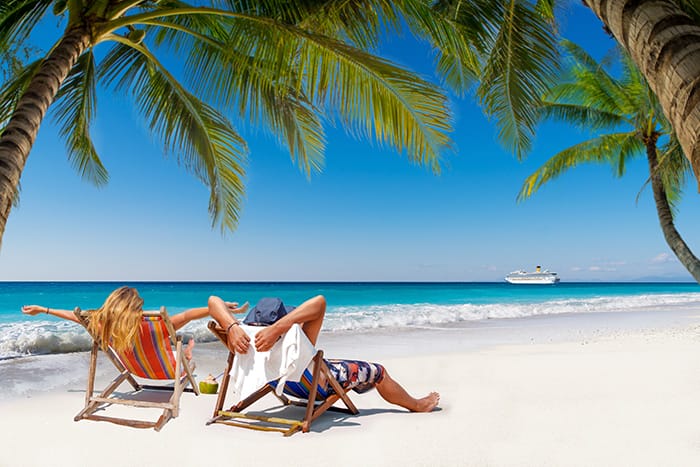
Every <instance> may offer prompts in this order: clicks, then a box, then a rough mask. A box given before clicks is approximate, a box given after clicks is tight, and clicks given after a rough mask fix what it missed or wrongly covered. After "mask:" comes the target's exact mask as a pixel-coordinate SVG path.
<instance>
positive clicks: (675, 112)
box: [584, 0, 700, 190]
mask: <svg viewBox="0 0 700 467" xmlns="http://www.w3.org/2000/svg"><path fill="white" fill-rule="evenodd" d="M584 3H586V5H588V6H589V7H590V8H591V9H592V10H593V11H594V12H595V14H596V15H597V16H598V17H599V18H600V20H601V21H602V22H603V23H604V24H605V26H606V27H607V28H608V29H609V30H610V32H612V34H613V35H614V36H615V38H616V39H617V41H618V42H619V43H620V44H622V46H623V47H624V48H625V49H627V51H628V52H629V53H630V55H631V56H632V59H633V60H634V62H635V63H636V64H637V66H638V67H639V69H640V70H641V71H642V73H643V74H644V76H645V77H646V79H647V81H648V82H649V85H650V86H651V88H652V90H653V91H654V93H655V94H656V95H657V96H658V98H659V102H660V103H661V106H662V107H663V109H664V114H665V115H666V117H667V118H668V120H669V121H670V122H671V124H672V125H673V128H674V130H675V131H676V135H677V136H678V140H679V141H680V143H681V146H682V147H683V152H684V153H685V155H686V157H687V158H688V159H689V160H690V162H691V164H692V166H693V172H695V178H696V179H697V180H698V188H699V190H700V25H698V24H697V23H696V22H695V21H693V20H692V19H691V18H690V17H688V15H686V14H685V13H683V11H681V9H680V8H679V7H678V5H677V2H674V1H672V0H584Z"/></svg>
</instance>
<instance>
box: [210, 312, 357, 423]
mask: <svg viewBox="0 0 700 467" xmlns="http://www.w3.org/2000/svg"><path fill="white" fill-rule="evenodd" d="M208 327H209V330H210V331H211V332H212V333H213V334H214V335H215V336H216V337H217V338H218V339H219V340H220V341H221V342H222V343H223V344H224V345H225V346H226V344H227V336H226V331H225V330H224V329H223V328H221V327H220V326H219V325H218V324H217V323H216V322H214V321H211V322H209V324H208ZM227 348H228V346H227ZM234 357H235V354H234V352H231V351H230V350H229V353H228V359H227V363H226V368H225V370H224V376H223V380H222V382H221V386H220V388H219V396H218V398H217V401H216V407H215V408H214V414H213V417H212V418H211V419H209V420H208V421H207V423H206V424H207V425H211V424H212V423H222V424H225V425H230V426H237V427H241V428H249V429H253V430H263V431H278V432H281V433H282V434H283V435H284V436H290V435H292V434H294V433H296V432H298V431H302V432H304V433H306V432H308V431H309V430H310V429H311V424H312V422H313V421H314V420H316V419H317V418H318V417H320V416H321V415H322V414H323V413H324V412H326V411H327V410H331V411H336V412H341V413H345V414H350V415H357V414H358V413H359V410H357V407H355V404H353V403H352V401H351V400H350V398H349V397H348V394H347V393H348V391H349V390H350V389H352V386H350V387H346V388H343V387H342V386H341V385H340V383H339V382H338V380H337V379H336V378H335V377H334V376H333V374H332V373H331V372H330V370H329V369H328V366H327V364H326V362H325V360H324V359H323V351H322V350H316V352H315V354H314V357H313V359H312V363H313V365H310V366H311V367H312V368H313V370H309V369H308V368H307V369H306V370H305V371H304V374H303V376H302V377H301V379H300V381H299V382H292V381H287V382H286V383H285V384H284V392H283V393H282V394H281V395H278V394H277V392H276V391H275V389H276V388H277V384H278V382H279V380H273V381H269V382H268V383H266V384H264V385H263V386H262V387H261V388H259V389H258V390H257V391H255V392H254V393H253V394H251V395H249V396H248V397H246V398H245V399H243V400H242V401H240V402H238V403H237V404H234V405H233V406H232V407H231V408H230V409H228V410H223V408H224V405H225V400H226V393H227V391H228V386H229V382H230V380H231V376H230V373H231V368H232V367H233V360H234ZM322 379H325V380H326V381H327V382H328V384H329V385H330V388H329V389H326V388H325V387H322V386H321V385H320V384H319V381H321V380H322ZM269 393H272V394H273V395H274V396H275V397H277V399H279V401H280V402H282V404H284V405H295V406H301V407H304V408H305V411H304V415H303V417H302V418H300V419H288V418H281V417H269V416H265V415H258V414H251V413H248V412H244V411H245V410H246V409H248V408H249V407H250V406H251V405H253V404H254V403H255V402H257V401H258V400H260V399H261V398H263V397H264V396H266V395H267V394H269ZM337 401H342V403H343V404H344V405H345V407H336V406H334V405H333V404H335V403H336V402H337Z"/></svg>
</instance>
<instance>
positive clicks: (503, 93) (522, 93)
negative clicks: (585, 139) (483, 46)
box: [477, 0, 558, 158]
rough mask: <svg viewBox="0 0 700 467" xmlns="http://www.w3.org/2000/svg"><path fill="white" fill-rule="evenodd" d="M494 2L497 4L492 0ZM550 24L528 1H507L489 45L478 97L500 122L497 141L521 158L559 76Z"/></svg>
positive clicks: (487, 110) (556, 53)
mask: <svg viewBox="0 0 700 467" xmlns="http://www.w3.org/2000/svg"><path fill="white" fill-rule="evenodd" d="M494 3H495V2H494ZM557 57H558V51H557V48H556V41H555V38H554V33H553V30H552V26H551V24H549V23H547V22H545V21H542V18H541V16H540V15H539V14H538V13H537V12H536V11H534V10H533V6H532V4H531V3H528V2H520V1H517V0H510V1H509V2H508V3H507V4H506V5H505V8H504V10H503V13H502V18H501V25H500V28H499V29H498V32H497V34H496V36H495V38H494V39H493V43H492V44H491V45H490V47H489V55H488V57H487V60H486V64H485V66H484V69H483V72H482V75H481V83H480V85H479V88H478V90H477V95H478V97H479V99H480V101H481V103H482V105H483V106H484V108H485V110H486V112H487V114H488V115H489V116H492V117H495V118H496V121H497V123H498V126H499V139H500V140H501V141H502V142H503V143H504V144H505V145H506V147H508V148H510V149H512V150H513V152H514V153H515V155H516V156H517V157H518V158H522V157H523V156H524V154H525V153H526V152H527V151H528V150H529V149H530V147H531V145H532V139H533V137H534V129H535V126H536V124H537V122H538V109H537V108H538V105H539V102H540V98H541V97H542V95H543V94H544V93H545V91H546V90H547V89H548V88H549V87H550V86H551V85H552V84H553V79H554V77H555V76H556V75H557V72H556V71H557Z"/></svg>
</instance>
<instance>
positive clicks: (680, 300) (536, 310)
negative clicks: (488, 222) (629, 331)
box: [0, 293, 700, 359]
mask: <svg viewBox="0 0 700 467" xmlns="http://www.w3.org/2000/svg"><path fill="white" fill-rule="evenodd" d="M698 306H700V294H699V293H688V294H647V295H627V296H606V297H595V298H576V299H561V300H549V301H542V302H535V303H528V302H504V303H491V304H471V303H463V304H434V303H416V304H388V305H371V306H344V307H329V309H328V312H327V313H326V317H325V320H324V325H323V331H324V332H356V331H360V332H361V331H363V330H369V329H381V328H390V329H396V330H400V329H402V328H413V327H425V326H446V325H449V324H451V323H459V322H465V321H478V320H484V319H505V318H526V317H529V316H540V315H552V314H562V313H593V312H624V311H641V310H664V309H670V308H677V307H683V308H693V307H694V308H697V307H698ZM173 311H174V310H173ZM207 321H208V320H206V319H202V320H199V321H195V322H191V323H189V324H188V325H187V326H185V327H184V328H183V329H182V330H181V333H183V334H184V335H185V336H187V338H189V336H191V337H193V338H194V339H195V340H196V341H197V342H212V341H214V340H216V339H215V338H214V336H213V335H212V334H211V333H210V332H209V330H208V329H207V328H206V324H207ZM90 344H91V340H90V337H89V336H88V334H87V332H85V331H84V330H83V329H82V328H81V327H80V326H79V325H77V324H75V323H69V322H56V321H52V322H49V321H30V320H27V321H19V322H13V323H6V324H0V359H7V358H15V357H21V356H27V355H39V354H52V353H67V352H77V351H85V350H89V348H90Z"/></svg>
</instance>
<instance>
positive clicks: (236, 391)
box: [229, 324, 316, 404]
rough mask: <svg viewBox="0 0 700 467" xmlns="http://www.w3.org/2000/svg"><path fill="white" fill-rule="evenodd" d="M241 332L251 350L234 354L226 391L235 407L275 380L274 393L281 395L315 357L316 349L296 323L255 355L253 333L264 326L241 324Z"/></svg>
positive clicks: (299, 377) (299, 376)
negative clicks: (269, 345)
mask: <svg viewBox="0 0 700 467" xmlns="http://www.w3.org/2000/svg"><path fill="white" fill-rule="evenodd" d="M241 329H243V331H245V333H246V334H248V335H249V336H250V347H249V348H248V352H247V353H244V354H241V353H236V357H235V358H234V359H233V366H232V367H231V373H230V375H231V383H230V389H229V390H230V391H231V396H232V397H233V402H234V404H235V403H238V402H239V401H241V400H243V399H245V398H246V397H248V396H249V395H251V394H252V393H254V392H255V391H257V390H258V389H260V388H261V387H263V385H264V384H265V383H267V382H268V381H272V380H275V379H277V378H280V382H279V384H278V385H277V389H276V392H277V394H282V390H283V389H284V383H285V382H287V381H299V380H300V379H301V376H302V375H303V374H304V370H305V369H306V367H307V366H309V363H310V362H311V359H312V358H313V357H314V355H315V354H316V349H314V346H313V344H312V343H311V341H310V340H309V338H308V337H306V334H304V331H303V330H302V329H301V326H299V325H298V324H294V325H292V327H291V328H290V329H289V331H287V333H286V334H284V335H283V336H282V338H281V339H280V340H278V341H277V342H275V345H273V346H272V349H270V350H269V351H267V352H256V351H255V345H254V343H255V334H257V333H258V332H259V331H261V330H262V329H265V328H264V327H260V326H245V325H241Z"/></svg>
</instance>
